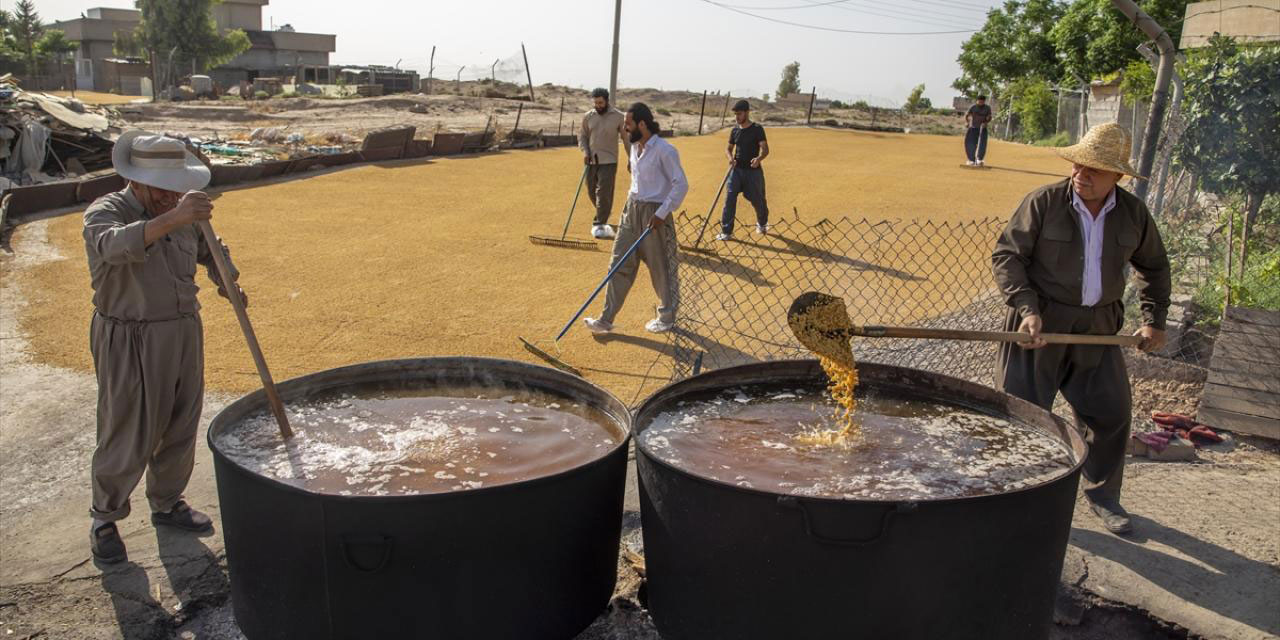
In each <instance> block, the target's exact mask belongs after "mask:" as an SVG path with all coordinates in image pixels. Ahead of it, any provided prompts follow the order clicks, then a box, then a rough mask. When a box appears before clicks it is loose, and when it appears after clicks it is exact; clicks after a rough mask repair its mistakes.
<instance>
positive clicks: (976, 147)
mask: <svg viewBox="0 0 1280 640" xmlns="http://www.w3.org/2000/svg"><path fill="white" fill-rule="evenodd" d="M964 121H965V124H966V125H968V129H966V130H965V133H964V153H965V155H966V156H968V157H969V162H968V163H967V164H968V165H969V166H971V167H981V166H984V165H983V159H984V158H986V157H987V123H988V122H991V105H989V104H987V97H986V96H978V101H977V102H975V103H974V104H973V105H972V106H970V107H969V112H968V113H966V114H964Z"/></svg>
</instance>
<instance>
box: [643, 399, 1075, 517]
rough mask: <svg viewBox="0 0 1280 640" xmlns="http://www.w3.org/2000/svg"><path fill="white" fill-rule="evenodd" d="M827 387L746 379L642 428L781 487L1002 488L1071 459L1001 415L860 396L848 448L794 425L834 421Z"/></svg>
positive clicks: (724, 471)
mask: <svg viewBox="0 0 1280 640" xmlns="http://www.w3.org/2000/svg"><path fill="white" fill-rule="evenodd" d="M837 411H838V409H837V407H836V406H835V404H834V403H833V402H832V400H831V398H830V396H829V395H827V394H826V392H825V391H824V390H823V389H822V388H821V387H810V388H785V389H782V388H778V387H768V388H764V387H740V388H735V389H729V390H726V391H721V392H720V393H718V394H716V395H714V396H711V397H706V398H702V399H692V400H686V401H683V402H680V403H679V404H678V405H677V407H676V408H675V409H673V410H669V411H665V412H663V413H661V414H659V415H658V416H656V417H655V418H654V419H653V422H652V423H651V424H650V425H649V426H648V428H646V429H645V430H644V431H643V432H642V433H641V434H640V436H639V438H638V443H639V445H640V446H642V447H644V448H645V449H646V450H647V451H648V452H649V453H650V454H651V455H653V456H655V457H657V458H658V459H660V460H663V461H665V462H667V463H669V464H672V465H674V466H676V467H678V468H680V469H683V470H685V471H688V472H690V473H694V474H696V475H700V476H704V477H707V478H711V479H713V480H719V481H723V482H727V483H730V484H736V485H738V486H741V487H748V488H755V489H760V490H764V491H771V492H775V493H784V494H792V495H805V496H822V497H834V498H848V499H858V500H867V499H871V500H925V499H931V498H954V497H965V496H977V495H988V494H993V493H1002V492H1005V491H1011V490H1014V489H1018V488H1022V487H1027V486H1032V485H1036V484H1040V483H1042V482H1045V481H1048V480H1050V479H1052V478H1055V477H1058V476H1060V475H1062V474H1064V473H1066V472H1067V471H1068V470H1069V469H1070V468H1071V466H1072V465H1073V464H1074V461H1073V455H1072V453H1071V451H1070V450H1069V449H1068V448H1067V447H1066V445H1064V444H1062V443H1061V442H1060V441H1059V440H1057V439H1055V438H1053V437H1051V436H1049V435H1046V434H1044V433H1041V432H1039V431H1035V430H1033V429H1031V428H1029V427H1025V426H1022V425H1019V424H1017V423H1014V422H1011V421H1009V420H1007V419H1004V418H997V417H994V416H988V415H985V414H981V413H978V412H975V411H972V410H969V409H964V408H961V407H956V406H950V405H945V404H938V403H933V402H928V401H921V400H912V399H905V398H896V397H890V396H883V395H879V394H875V393H873V394H865V393H864V394H861V395H859V397H858V412H857V413H856V414H855V416H854V420H856V421H859V422H861V430H862V437H861V438H860V439H858V440H857V441H855V442H850V443H849V444H848V445H846V446H841V445H829V444H806V443H805V442H804V441H803V440H798V439H797V438H796V436H797V435H799V434H802V433H806V432H812V431H814V430H815V429H830V428H831V421H832V419H833V416H836V417H838V415H837Z"/></svg>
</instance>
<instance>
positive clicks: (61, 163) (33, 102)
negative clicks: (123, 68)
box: [0, 74, 124, 191]
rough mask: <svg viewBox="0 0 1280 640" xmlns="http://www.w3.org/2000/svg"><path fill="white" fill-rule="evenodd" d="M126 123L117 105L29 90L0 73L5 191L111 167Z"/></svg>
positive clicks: (0, 174)
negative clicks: (113, 149)
mask: <svg viewBox="0 0 1280 640" xmlns="http://www.w3.org/2000/svg"><path fill="white" fill-rule="evenodd" d="M123 124H124V121H123V120H122V119H121V118H120V114H119V113H118V112H116V111H115V110H113V109H109V108H106V107H100V106H95V105H86V104H84V103H82V102H80V101H79V100H75V99H72V98H59V97H57V96H53V95H49V94H47V93H39V92H34V91H24V90H23V89H22V88H21V87H19V86H18V84H17V81H16V80H14V79H13V76H12V75H9V74H5V75H3V76H0V191H4V190H5V189H8V188H11V187H15V186H22V185H30V184H42V183H45V182H54V181H57V180H62V179H66V178H69V177H74V176H82V175H85V174H88V173H92V172H94V171H97V170H100V169H105V168H108V167H110V166H111V147H112V146H113V144H114V142H113V139H114V138H116V137H119V134H120V132H121V130H122V126H123Z"/></svg>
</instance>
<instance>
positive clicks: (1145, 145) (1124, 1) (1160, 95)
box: [1111, 0, 1176, 201]
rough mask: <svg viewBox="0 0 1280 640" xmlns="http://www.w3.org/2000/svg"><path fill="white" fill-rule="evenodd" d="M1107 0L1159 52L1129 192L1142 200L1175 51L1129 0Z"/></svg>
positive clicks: (1170, 41)
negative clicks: (1135, 176)
mask: <svg viewBox="0 0 1280 640" xmlns="http://www.w3.org/2000/svg"><path fill="white" fill-rule="evenodd" d="M1111 4H1113V5H1115V7H1116V8H1117V9H1119V10H1120V13H1123V14H1124V15H1125V17H1126V18H1129V21H1130V22H1132V23H1133V25H1134V26H1136V27H1137V28H1138V29H1140V30H1141V31H1142V32H1143V33H1144V34H1146V35H1147V37H1148V38H1151V39H1152V40H1155V43H1156V49H1157V50H1158V51H1159V52H1160V63H1159V66H1158V67H1157V68H1156V88H1155V91H1153V92H1152V93H1151V111H1150V112H1148V113H1147V129H1146V132H1145V133H1144V134H1143V136H1142V153H1141V154H1139V156H1138V173H1139V174H1140V175H1141V176H1143V177H1140V178H1138V184H1137V187H1136V188H1135V189H1134V190H1133V195H1135V196H1138V198H1139V199H1141V200H1143V201H1145V200H1146V199H1147V190H1148V189H1149V188H1150V186H1151V181H1150V180H1148V179H1147V177H1148V176H1150V175H1151V166H1152V165H1153V164H1155V158H1156V146H1157V145H1158V144H1159V142H1160V126H1161V125H1162V124H1163V123H1164V112H1165V108H1166V107H1167V106H1168V103H1169V84H1170V82H1172V80H1173V62H1174V55H1176V51H1175V50H1174V47H1173V40H1172V39H1171V38H1170V37H1169V34H1168V32H1166V31H1165V30H1164V28H1163V27H1161V26H1160V25H1159V24H1158V23H1157V22H1156V21H1155V20H1152V19H1151V16H1149V15H1147V14H1146V13H1144V12H1143V11H1142V9H1140V8H1138V5H1137V4H1136V3H1135V2H1134V1H1133V0H1111Z"/></svg>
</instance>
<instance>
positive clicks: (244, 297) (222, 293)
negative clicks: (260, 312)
mask: <svg viewBox="0 0 1280 640" xmlns="http://www.w3.org/2000/svg"><path fill="white" fill-rule="evenodd" d="M236 291H239V292H240V302H242V303H244V307H245V308H246V309H248V308H249V294H247V293H245V292H244V288H242V287H241V286H240V285H238V284H237V285H236ZM218 295H220V296H222V297H224V298H226V299H228V300H230V299H231V295H230V294H228V293H227V289H226V287H218Z"/></svg>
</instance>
